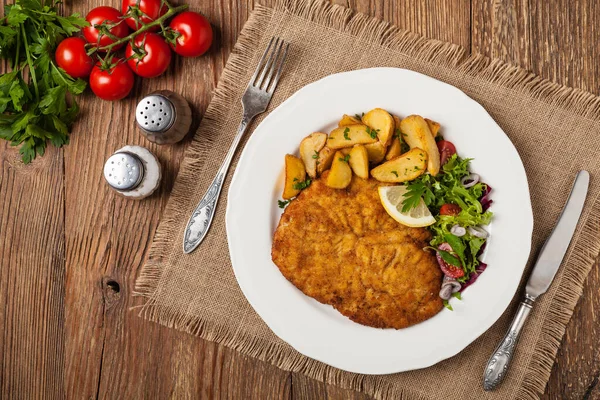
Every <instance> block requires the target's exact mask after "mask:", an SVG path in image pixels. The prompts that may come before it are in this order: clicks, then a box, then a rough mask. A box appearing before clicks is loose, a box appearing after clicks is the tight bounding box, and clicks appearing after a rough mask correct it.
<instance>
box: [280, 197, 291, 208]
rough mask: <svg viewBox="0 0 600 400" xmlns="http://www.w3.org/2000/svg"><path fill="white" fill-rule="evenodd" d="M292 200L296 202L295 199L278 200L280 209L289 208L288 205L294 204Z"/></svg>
mask: <svg viewBox="0 0 600 400" xmlns="http://www.w3.org/2000/svg"><path fill="white" fill-rule="evenodd" d="M292 200H294V199H289V200H277V205H278V206H279V208H285V206H287V205H288V204H290V203H291V202H292Z"/></svg>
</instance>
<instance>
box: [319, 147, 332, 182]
mask: <svg viewBox="0 0 600 400" xmlns="http://www.w3.org/2000/svg"><path fill="white" fill-rule="evenodd" d="M334 155H335V150H332V149H331V148H329V147H327V146H325V147H323V148H322V149H321V150H320V151H319V158H317V175H321V174H322V173H323V172H325V171H326V170H328V169H329V168H330V167H331V162H332V161H333V156H334Z"/></svg>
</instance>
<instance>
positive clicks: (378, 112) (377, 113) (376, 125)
mask: <svg viewBox="0 0 600 400" xmlns="http://www.w3.org/2000/svg"><path fill="white" fill-rule="evenodd" d="M362 122H363V124H365V125H367V126H370V127H371V128H372V129H375V130H376V131H377V137H378V138H379V141H380V142H381V143H383V145H384V146H388V145H389V144H390V142H391V141H392V136H393V135H394V119H393V118H392V116H391V115H390V113H388V112H387V111H385V110H384V109H382V108H374V109H372V110H371V111H369V112H368V113H366V114H365V115H364V116H363V117H362Z"/></svg>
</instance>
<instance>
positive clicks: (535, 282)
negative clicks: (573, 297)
mask: <svg viewBox="0 0 600 400" xmlns="http://www.w3.org/2000/svg"><path fill="white" fill-rule="evenodd" d="M589 183H590V174H589V173H588V172H587V171H579V172H578V173H577V176H576V177H575V183H574V184H573V189H571V194H570V195H569V198H568V199H567V203H566V204H565V208H563V211H562V213H561V215H560V217H559V218H558V223H557V224H556V226H555V227H554V229H553V230H552V233H551V234H550V236H549V237H548V239H547V240H546V243H544V246H543V247H542V250H541V251H540V254H539V256H538V259H537V261H536V263H535V266H534V267H533V271H532V273H531V276H530V277H529V281H527V286H526V288H525V298H524V299H523V301H522V302H521V304H520V305H519V310H518V311H517V314H516V315H515V318H514V319H513V321H512V323H511V325H510V328H509V329H508V332H507V333H506V336H504V339H502V342H500V344H499V345H498V347H497V348H496V351H494V354H492V356H491V357H490V359H489V361H488V363H487V365H486V367H485V372H484V374H483V389H484V390H486V391H490V390H494V389H495V388H496V387H497V386H498V385H499V384H500V382H502V380H503V379H504V377H505V376H506V373H507V371H508V366H509V365H510V361H511V360H512V357H513V354H514V352H515V348H516V345H517V341H518V340H519V335H520V333H521V329H522V328H523V326H524V325H525V321H526V320H527V317H528V316H529V312H530V311H531V308H532V307H533V304H534V302H535V300H536V299H537V298H538V297H539V296H540V295H542V294H544V293H546V291H547V290H548V288H549V287H550V284H551V283H552V280H553V279H554V276H555V275H556V271H558V268H559V267H560V264H561V263H562V260H563V258H564V256H565V253H566V252H567V249H568V248H569V244H570V243H571V238H572V237H573V233H575V228H576V227H577V222H578V221H579V217H580V216H581V211H582V210H583V204H584V203H585V198H586V196H587V192H588V186H589Z"/></svg>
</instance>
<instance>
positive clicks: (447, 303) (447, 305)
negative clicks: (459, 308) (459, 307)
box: [442, 300, 454, 311]
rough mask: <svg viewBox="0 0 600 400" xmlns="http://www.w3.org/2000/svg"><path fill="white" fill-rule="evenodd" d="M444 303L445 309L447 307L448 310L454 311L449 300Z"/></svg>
mask: <svg viewBox="0 0 600 400" xmlns="http://www.w3.org/2000/svg"><path fill="white" fill-rule="evenodd" d="M442 303H443V304H444V307H446V308H447V309H448V310H450V311H454V309H453V308H452V306H451V305H450V302H449V301H448V300H443V301H442Z"/></svg>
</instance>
